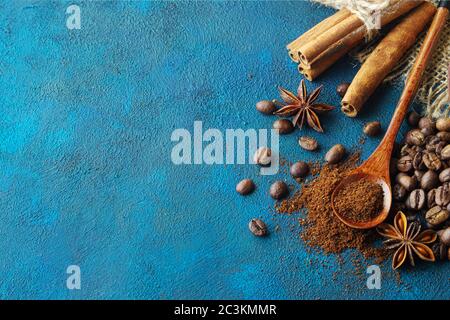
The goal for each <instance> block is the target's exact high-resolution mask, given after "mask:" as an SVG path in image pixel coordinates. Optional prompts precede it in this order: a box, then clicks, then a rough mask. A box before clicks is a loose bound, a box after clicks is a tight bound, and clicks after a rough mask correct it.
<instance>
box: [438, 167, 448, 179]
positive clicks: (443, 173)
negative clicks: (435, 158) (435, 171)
mask: <svg viewBox="0 0 450 320" xmlns="http://www.w3.org/2000/svg"><path fill="white" fill-rule="evenodd" d="M439 180H440V181H441V182H449V181H450V168H447V169H444V170H442V171H441V173H439Z"/></svg>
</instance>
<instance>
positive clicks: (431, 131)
mask: <svg viewBox="0 0 450 320" xmlns="http://www.w3.org/2000/svg"><path fill="white" fill-rule="evenodd" d="M420 132H422V134H423V135H424V137H428V136H431V135H434V134H435V133H436V129H433V128H430V127H426V128H422V129H420Z"/></svg>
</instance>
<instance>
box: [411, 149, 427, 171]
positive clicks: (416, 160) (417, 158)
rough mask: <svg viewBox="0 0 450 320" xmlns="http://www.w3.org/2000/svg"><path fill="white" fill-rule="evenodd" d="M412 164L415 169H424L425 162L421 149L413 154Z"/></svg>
mask: <svg viewBox="0 0 450 320" xmlns="http://www.w3.org/2000/svg"><path fill="white" fill-rule="evenodd" d="M412 164H413V168H414V169H416V170H423V169H425V164H424V163H423V152H422V151H419V152H417V153H416V154H415V155H414V157H413V161H412Z"/></svg>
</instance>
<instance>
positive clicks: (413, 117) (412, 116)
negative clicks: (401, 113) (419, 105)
mask: <svg viewBox="0 0 450 320" xmlns="http://www.w3.org/2000/svg"><path fill="white" fill-rule="evenodd" d="M407 119H408V124H409V125H410V126H411V127H417V125H418V124H419V120H420V115H419V114H418V113H417V112H415V111H411V112H410V113H409V114H408V118H407Z"/></svg>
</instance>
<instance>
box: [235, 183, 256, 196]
mask: <svg viewBox="0 0 450 320" xmlns="http://www.w3.org/2000/svg"><path fill="white" fill-rule="evenodd" d="M254 190H255V184H254V183H253V181H252V180H250V179H244V180H242V181H241V182H239V183H238V184H237V185H236V191H237V192H238V193H240V194H242V195H243V196H245V195H248V194H250V193H252V192H253V191H254Z"/></svg>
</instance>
